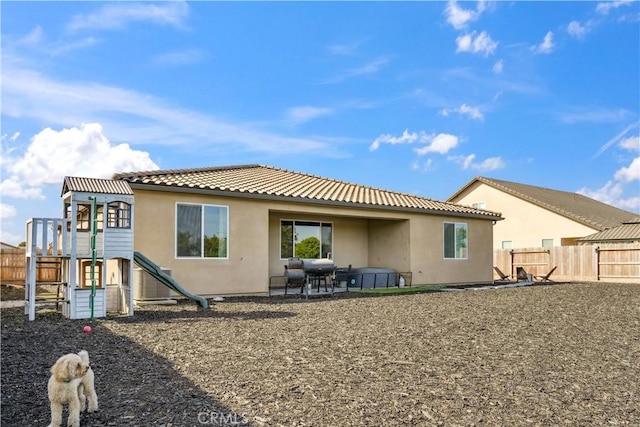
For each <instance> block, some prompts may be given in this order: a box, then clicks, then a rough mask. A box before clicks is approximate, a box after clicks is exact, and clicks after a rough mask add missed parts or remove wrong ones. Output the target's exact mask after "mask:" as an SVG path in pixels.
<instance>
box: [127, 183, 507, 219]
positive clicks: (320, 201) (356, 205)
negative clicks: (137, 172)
mask: <svg viewBox="0 0 640 427" xmlns="http://www.w3.org/2000/svg"><path fill="white" fill-rule="evenodd" d="M129 186H130V187H131V188H132V189H140V190H150V191H164V192H172V193H190V194H206V195H216V196H224V197H237V198H243V199H256V200H269V201H279V202H291V203H301V204H315V205H323V206H336V207H345V208H346V207H349V208H355V209H366V210H378V211H392V212H413V213H416V212H419V213H430V214H433V215H440V216H455V217H463V218H476V219H483V220H490V221H501V220H503V219H504V218H503V217H502V216H501V215H499V214H498V215H497V216H496V215H491V214H487V215H483V214H474V213H471V212H452V211H444V210H437V209H429V208H413V207H401V206H385V205H374V204H367V203H354V202H344V201H336V200H323V199H312V198H304V197H291V196H279V195H275V194H261V193H250V192H241V191H229V190H216V189H211V188H200V187H177V186H168V185H161V184H144V183H135V182H129Z"/></svg>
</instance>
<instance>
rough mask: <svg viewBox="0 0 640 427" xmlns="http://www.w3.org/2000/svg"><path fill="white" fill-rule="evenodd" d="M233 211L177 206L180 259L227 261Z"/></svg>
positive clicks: (211, 207) (185, 204)
mask: <svg viewBox="0 0 640 427" xmlns="http://www.w3.org/2000/svg"><path fill="white" fill-rule="evenodd" d="M228 235H229V208H228V207H227V206H217V205H195V204H187V203H178V204H177V205H176V257H178V258H227V257H228V253H229V238H228Z"/></svg>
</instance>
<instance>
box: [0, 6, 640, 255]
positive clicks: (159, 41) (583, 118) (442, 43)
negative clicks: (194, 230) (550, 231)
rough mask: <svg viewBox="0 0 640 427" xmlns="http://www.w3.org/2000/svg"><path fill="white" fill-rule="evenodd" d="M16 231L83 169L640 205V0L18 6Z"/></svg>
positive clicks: (57, 211) (10, 92)
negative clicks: (293, 178) (225, 172)
mask: <svg viewBox="0 0 640 427" xmlns="http://www.w3.org/2000/svg"><path fill="white" fill-rule="evenodd" d="M0 7H1V12H2V16H1V19H2V28H1V36H2V37H1V38H2V40H1V43H2V44H1V46H2V81H1V83H2V129H1V135H2V151H1V153H0V154H1V156H2V157H1V161H0V166H1V177H0V195H1V197H2V200H1V202H0V214H1V220H2V227H1V230H0V231H1V235H0V240H2V241H4V242H7V243H13V244H15V243H18V242H19V241H21V240H24V228H25V221H26V219H28V218H30V217H60V216H61V215H62V205H61V201H60V190H61V186H62V179H63V177H64V176H66V175H73V176H88V177H103V178H109V177H110V176H111V175H112V174H113V173H114V172H123V171H132V170H149V169H157V168H160V169H174V168H192V167H206V166H223V165H237V164H249V163H260V164H266V165H271V166H276V167H281V168H286V169H292V170H296V171H300V172H305V173H310V174H314V175H320V176H324V177H328V178H334V179H339V180H345V181H350V182H356V183H360V184H364V185H370V186H374V187H381V188H386V189H389V190H394V191H400V192H406V193H412V194H418V195H421V196H425V197H430V198H434V199H439V200H445V199H447V198H448V197H449V196H450V195H451V194H453V193H454V192H455V191H457V190H458V189H459V188H460V187H462V186H463V185H464V184H466V183H467V182H468V181H469V180H470V179H472V178H473V177H474V176H478V175H480V176H488V177H492V178H496V179H505V180H510V181H516V182H522V183H526V184H532V185H538V186H545V187H550V188H555V189H559V190H565V191H576V192H580V193H582V194H586V195H588V196H590V197H593V198H596V199H598V200H602V201H604V202H607V203H610V204H613V205H616V206H619V207H621V208H623V209H627V210H630V211H634V212H639V211H640V139H639V134H640V129H639V120H640V117H639V114H640V106H639V104H640V5H639V3H638V2H628V1H613V2H601V3H599V2H519V1H514V2H458V3H456V2H314V3H303V2H273V3H272V2H189V3H184V2H160V3H151V2H140V3H135V2H119V3H106V2H60V3H58V2H33V3H31V2H6V1H5V2H2V3H1V4H0Z"/></svg>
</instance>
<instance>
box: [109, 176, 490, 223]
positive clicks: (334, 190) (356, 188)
mask: <svg viewBox="0 0 640 427" xmlns="http://www.w3.org/2000/svg"><path fill="white" fill-rule="evenodd" d="M113 179H114V180H120V181H126V182H128V183H130V184H131V185H132V186H134V188H135V187H137V186H149V187H159V188H172V189H185V190H188V191H194V190H195V191H202V192H205V193H206V192H208V193H226V194H228V195H238V196H244V197H261V198H266V199H271V200H285V201H297V202H308V203H323V204H332V205H336V206H349V205H351V206H354V205H355V206H357V207H372V208H377V209H390V210H417V211H428V212H430V213H438V214H451V215H454V216H471V217H479V218H487V219H493V220H499V219H502V217H501V216H500V214H499V213H496V212H490V211H486V210H482V209H474V208H469V207H466V206H460V205H456V204H453V203H447V202H440V201H436V200H432V199H428V198H425V197H419V196H414V195H410V194H404V193H398V192H394V191H388V190H383V189H379V188H373V187H367V186H364V185H358V184H352V183H349V182H344V181H338V180H334V179H329V178H323V177H319V176H315V175H308V174H305V173H301V172H294V171H290V170H286V169H279V168H275V167H271V166H264V165H239V166H224V167H208V168H197V169H174V170H157V171H144V172H131V173H120V174H115V175H113Z"/></svg>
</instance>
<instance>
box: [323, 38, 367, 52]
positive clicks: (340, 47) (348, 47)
mask: <svg viewBox="0 0 640 427" xmlns="http://www.w3.org/2000/svg"><path fill="white" fill-rule="evenodd" d="M360 45H362V41H361V40H358V41H355V42H352V43H347V44H334V45H331V46H329V47H327V50H328V51H329V53H331V54H332V55H353V54H354V53H356V51H357V50H358V48H359V47H360Z"/></svg>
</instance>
